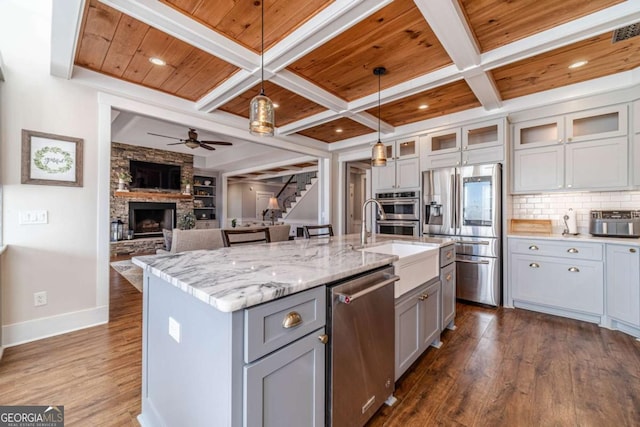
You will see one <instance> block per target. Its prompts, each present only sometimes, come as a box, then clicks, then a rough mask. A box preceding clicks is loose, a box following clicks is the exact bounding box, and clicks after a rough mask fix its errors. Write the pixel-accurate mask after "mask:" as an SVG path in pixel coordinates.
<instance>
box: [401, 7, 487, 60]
mask: <svg viewBox="0 0 640 427" xmlns="http://www.w3.org/2000/svg"><path fill="white" fill-rule="evenodd" d="M414 3H415V4H416V6H418V9H419V10H420V13H422V16H424V19H425V20H426V21H427V23H428V24H429V26H430V27H431V29H432V30H433V32H434V33H435V35H436V37H437V38H438V40H439V41H440V43H441V44H442V47H444V50H446V51H447V54H449V57H450V58H451V60H452V61H453V63H454V64H456V66H457V67H458V68H459V69H460V70H464V69H465V68H469V67H473V66H474V65H478V64H480V50H479V49H478V46H477V45H476V42H475V37H474V35H473V32H472V31H471V29H470V28H469V25H467V20H466V18H465V16H464V11H463V10H462V9H461V8H460V4H459V3H458V2H457V1H451V0H414Z"/></svg>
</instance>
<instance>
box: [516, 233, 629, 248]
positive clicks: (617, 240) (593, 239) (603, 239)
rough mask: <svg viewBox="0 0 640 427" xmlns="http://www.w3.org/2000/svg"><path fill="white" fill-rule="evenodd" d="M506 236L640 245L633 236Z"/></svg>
mask: <svg viewBox="0 0 640 427" xmlns="http://www.w3.org/2000/svg"><path fill="white" fill-rule="evenodd" d="M507 237H513V238H516V239H542V240H565V241H570V242H590V243H615V244H619V245H632V246H640V238H635V237H598V236H592V235H591V234H588V233H587V234H583V233H581V234H577V235H566V236H563V235H562V234H560V233H557V234H555V233H544V234H543V233H540V234H536V233H508V234H507Z"/></svg>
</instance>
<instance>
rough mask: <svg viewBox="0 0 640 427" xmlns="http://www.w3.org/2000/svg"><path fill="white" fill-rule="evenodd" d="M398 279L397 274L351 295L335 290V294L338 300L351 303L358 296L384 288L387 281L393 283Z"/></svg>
mask: <svg viewBox="0 0 640 427" xmlns="http://www.w3.org/2000/svg"><path fill="white" fill-rule="evenodd" d="M398 280H400V277H398V276H395V275H394V276H390V277H389V278H388V279H387V280H384V281H382V282H380V283H378V284H376V285H373V286H370V287H368V288H366V289H363V290H361V291H359V292H356V293H355V294H353V295H347V294H343V293H340V292H336V293H335V295H336V296H337V297H338V301H340V302H342V303H345V304H351V303H352V302H353V301H355V300H357V299H358V298H360V297H363V296H365V295H367V294H369V293H371V292H373V291H376V290H378V289H380V288H384V287H385V286H387V285H388V284H389V283H393V282H396V281H398Z"/></svg>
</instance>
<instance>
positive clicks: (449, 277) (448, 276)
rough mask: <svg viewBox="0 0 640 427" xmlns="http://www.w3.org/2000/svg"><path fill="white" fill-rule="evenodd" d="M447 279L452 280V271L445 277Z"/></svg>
mask: <svg viewBox="0 0 640 427" xmlns="http://www.w3.org/2000/svg"><path fill="white" fill-rule="evenodd" d="M445 280H446V281H447V282H448V281H449V280H451V273H449V274H447V277H446V278H445Z"/></svg>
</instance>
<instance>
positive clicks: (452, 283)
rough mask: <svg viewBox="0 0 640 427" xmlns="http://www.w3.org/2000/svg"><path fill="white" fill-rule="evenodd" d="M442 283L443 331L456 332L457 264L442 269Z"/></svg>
mask: <svg viewBox="0 0 640 427" xmlns="http://www.w3.org/2000/svg"><path fill="white" fill-rule="evenodd" d="M440 281H441V282H442V290H441V291H442V324H441V325H440V326H441V327H442V329H443V330H444V328H447V329H451V330H455V329H456V326H455V318H456V265H455V263H452V264H449V265H447V266H446V267H442V269H441V271H440Z"/></svg>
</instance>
